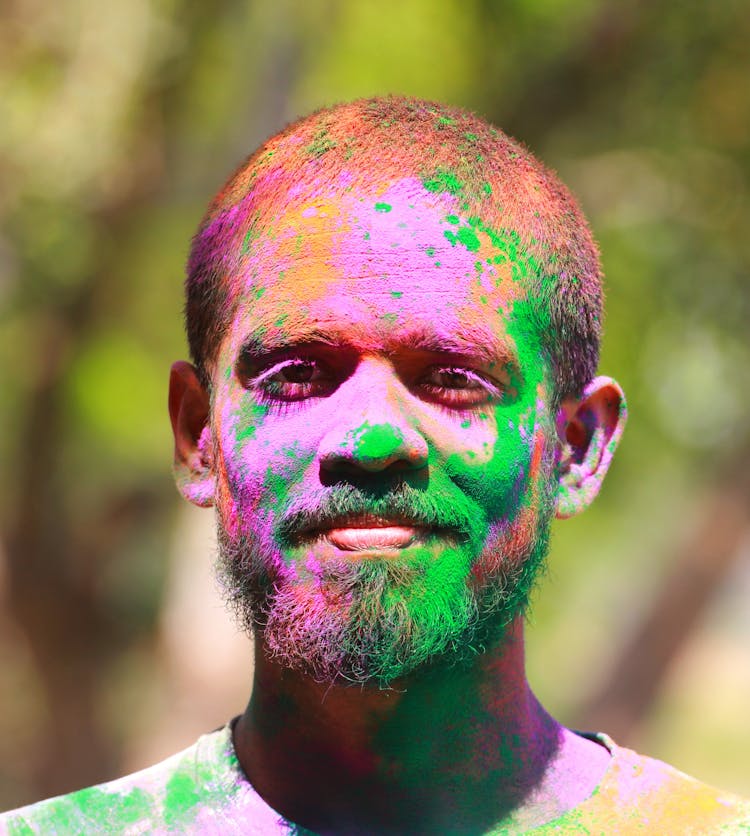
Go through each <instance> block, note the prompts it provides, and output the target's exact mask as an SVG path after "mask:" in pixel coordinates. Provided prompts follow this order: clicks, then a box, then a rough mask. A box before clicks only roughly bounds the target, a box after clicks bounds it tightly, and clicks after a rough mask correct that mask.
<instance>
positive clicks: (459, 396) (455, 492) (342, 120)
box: [170, 98, 624, 682]
mask: <svg viewBox="0 0 750 836" xmlns="http://www.w3.org/2000/svg"><path fill="white" fill-rule="evenodd" d="M186 313H187V328H188V337H189V341H190V346H191V351H192V353H193V359H194V362H195V364H196V367H197V373H196V372H194V370H193V368H192V367H190V366H188V365H187V364H177V365H176V366H175V369H174V370H173V380H172V390H171V395H170V406H171V412H172V418H173V425H174V427H175V437H176V466H177V471H178V477H179V481H180V483H181V487H182V489H183V492H184V493H185V495H186V496H188V497H189V498H190V499H191V500H192V501H194V502H197V503H199V504H211V503H215V504H216V506H217V512H218V519H219V537H220V544H221V548H222V555H223V557H222V563H223V567H224V573H225V575H226V577H227V578H228V584H229V586H230V594H231V595H232V597H233V598H234V599H235V601H236V602H238V603H239V604H240V607H241V609H242V608H244V614H245V615H246V617H247V618H248V620H252V621H254V622H255V623H256V624H257V625H258V627H259V629H260V630H262V631H263V635H264V640H265V644H266V647H267V649H268V650H270V651H271V652H273V653H276V654H277V655H278V656H279V657H280V658H281V659H282V660H283V661H286V662H287V663H288V664H290V665H293V666H296V667H300V668H303V669H306V670H307V671H308V672H310V673H312V674H313V675H315V676H317V677H319V678H323V679H328V680H332V679H334V678H336V676H344V677H348V678H350V679H353V680H355V681H367V680H370V679H375V680H377V681H380V682H387V681H391V680H392V679H393V678H395V677H398V676H399V675H401V674H403V673H405V672H407V671H409V670H411V669H413V668H414V667H415V666H417V665H420V664H423V663H425V662H426V661H428V660H429V659H431V658H433V657H435V656H437V655H440V654H445V653H448V652H457V651H458V650H459V649H461V648H464V649H465V648H467V647H470V648H475V647H477V645H478V644H481V643H483V642H488V641H492V640H493V638H494V637H495V635H496V634H499V632H501V631H502V629H503V628H504V627H505V626H506V625H507V623H508V622H509V621H510V620H511V619H512V618H513V617H515V616H516V615H517V614H519V612H521V611H522V609H523V607H524V606H525V604H526V602H527V600H528V595H529V590H530V588H531V585H532V582H533V579H534V577H535V576H536V574H537V571H538V567H539V565H540V564H541V561H542V558H543V556H544V553H545V551H546V542H547V535H548V528H549V522H550V519H551V516H552V514H553V512H554V510H555V507H556V505H557V508H558V512H559V513H561V515H569V514H570V513H574V512H576V511H577V510H579V509H580V508H581V507H583V506H584V505H585V504H586V503H587V502H588V501H590V499H591V498H593V495H594V494H595V493H596V490H597V489H598V485H599V484H600V482H601V478H602V477H603V474H604V472H605V471H606V468H607V465H608V462H609V457H610V456H611V452H612V449H613V446H614V443H616V440H617V438H618V437H619V432H620V431H621V426H622V420H623V414H624V413H623V407H622V402H621V399H620V393H619V389H618V388H617V387H616V384H613V383H612V382H609V381H604V380H601V379H599V380H598V381H593V382H592V378H593V375H594V373H595V369H596V365H597V362H598V348H599V337H600V319H601V276H600V269H599V263H598V257H597V252H596V247H595V245H594V243H593V241H592V238H591V235H590V233H589V231H588V227H587V225H586V223H585V220H584V219H583V217H582V215H581V213H580V211H579V209H578V207H577V205H576V203H575V201H574V200H573V198H572V197H571V196H570V194H569V193H568V192H567V190H566V189H565V188H564V187H563V186H562V184H560V183H559V181H558V180H557V179H556V178H555V177H554V175H552V174H551V173H550V172H548V171H547V170H546V169H544V168H543V167H542V166H541V164H540V163H538V162H537V161H536V160H535V159H534V158H533V157H532V156H531V155H530V154H529V152H528V151H526V150H525V149H524V148H522V147H521V146H520V145H518V144H517V143H515V142H514V141H513V140H510V139H509V138H507V137H506V136H504V135H503V134H502V133H500V132H499V131H497V130H496V129H495V128H492V127H491V126H489V125H487V124H486V123H484V122H483V121H481V120H479V119H477V118H476V117H473V116H471V115H470V114H467V113H465V112H463V111H459V110H454V109H449V108H445V107H442V106H439V105H435V104H431V103H428V102H422V101H414V100H407V99H399V98H387V99H374V100H366V101H360V102H355V103H353V104H350V105H342V106H339V107H335V108H331V109H329V110H325V111H322V112H320V113H317V114H314V115H313V116H310V117H308V118H307V119H304V120H302V121H300V122H298V123H296V124H294V125H292V126H291V127H290V128H288V129H287V130H286V131H284V132H283V133H281V134H279V135H277V136H276V137H274V138H272V139H271V140H269V141H268V142H267V143H266V144H265V145H264V146H263V147H262V148H261V149H260V150H259V151H257V152H256V153H255V154H254V155H253V156H252V157H250V159H249V160H248V161H247V162H246V163H245V164H244V165H243V166H242V167H241V168H240V169H239V170H238V171H237V172H236V173H235V174H234V175H233V177H232V178H231V179H230V181H229V182H228V184H227V185H226V186H225V188H224V189H223V190H222V191H221V192H220V193H219V195H218V196H217V197H216V199H215V200H214V202H213V203H212V205H211V207H210V208H209V211H208V213H207V215H206V217H205V218H204V220H203V222H202V224H201V226H200V229H199V231H198V233H197V235H196V237H195V239H194V243H193V249H192V252H191V257H190V262H189V268H188V280H187V307H186ZM209 393H210V401H209Z"/></svg>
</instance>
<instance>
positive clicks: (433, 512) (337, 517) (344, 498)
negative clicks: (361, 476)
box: [276, 483, 484, 545]
mask: <svg viewBox="0 0 750 836" xmlns="http://www.w3.org/2000/svg"><path fill="white" fill-rule="evenodd" d="M355 516H356V517H362V516H372V517H384V518H386V519H393V520H395V521H398V522H400V523H402V524H412V525H415V526H424V527H426V528H428V527H429V528H443V529H450V530H452V531H453V533H455V534H457V535H458V537H459V538H461V539H469V538H471V537H472V536H473V535H475V534H476V533H477V532H478V531H480V530H481V529H482V528H483V527H484V514H483V513H482V512H481V511H480V510H479V509H477V508H476V507H475V506H474V505H473V504H471V503H469V502H468V501H467V500H465V499H463V498H462V497H456V496H453V495H451V496H447V495H445V494H444V493H436V492H433V493H428V492H426V491H422V490H418V489H416V488H413V487H412V486H411V485H408V484H406V483H402V484H400V485H398V486H397V487H395V488H393V489H391V490H388V491H386V492H377V493H375V492H369V491H364V490H362V489H361V488H358V487H356V486H354V485H340V486H337V487H335V488H332V489H330V490H327V491H322V492H316V493H313V494H310V493H306V494H305V495H302V496H299V497H296V498H292V499H290V500H288V501H287V503H286V507H285V509H284V511H283V513H282V515H281V518H280V519H279V521H278V523H277V525H276V536H277V539H278V541H279V542H281V543H282V544H286V545H292V544H294V543H295V542H298V541H299V540H300V539H302V538H303V537H304V536H305V535H306V534H310V533H311V532H313V531H316V530H320V529H325V528H332V527H335V526H336V525H337V524H339V525H340V524H341V522H342V519H343V518H346V517H355Z"/></svg>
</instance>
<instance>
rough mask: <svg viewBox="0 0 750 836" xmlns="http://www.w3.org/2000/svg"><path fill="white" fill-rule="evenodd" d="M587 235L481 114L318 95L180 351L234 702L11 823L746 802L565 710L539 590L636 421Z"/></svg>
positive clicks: (354, 823)
mask: <svg viewBox="0 0 750 836" xmlns="http://www.w3.org/2000/svg"><path fill="white" fill-rule="evenodd" d="M601 313H602V293H601V274H600V268H599V261H598V255H597V251H596V247H595V244H594V243H593V240H592V237H591V235H590V233H589V230H588V228H587V225H586V223H585V220H584V218H583V217H582V215H581V212H580V210H579V208H578V206H577V205H576V203H575V201H574V199H573V198H572V197H571V195H570V194H569V193H568V192H567V190H566V189H565V188H564V186H563V185H562V184H561V183H560V182H559V181H558V180H557V179H556V177H555V176H554V175H553V174H551V173H550V172H549V171H547V170H546V169H545V168H544V167H543V166H542V165H541V164H540V163H539V162H538V161H537V160H535V159H534V157H533V156H532V155H531V154H530V153H529V152H528V151H526V150H525V149H524V148H523V147H522V146H520V145H519V144H518V143H516V142H514V141H513V140H511V139H509V138H508V137H506V136H505V135H504V134H502V133H501V132H500V131H498V130H496V129H495V128H493V127H491V126H490V125H488V124H486V123H485V122H483V121H482V120H480V119H478V118H476V117H474V116H472V115H470V114H468V113H465V112H463V111H460V110H455V109H451V108H447V107H443V106H440V105H436V104H432V103H428V102H424V101H417V100H408V99H402V98H382V99H372V100H365V101H358V102H354V103H352V104H348V105H342V106H338V107H334V108H331V109H328V110H324V111H321V112H319V113H316V114H314V115H312V116H310V117H308V118H306V119H303V120H302V121H300V122H298V123H296V124H294V125H292V126H291V127H289V128H288V129H287V130H285V131H284V132H282V133H281V134H279V135H277V136H275V137H273V138H272V139H271V140H269V141H268V142H267V143H266V144H265V145H264V146H263V147H262V148H260V149H259V150H258V151H256V153H255V154H254V155H253V156H251V157H250V158H249V160H248V161H247V162H246V163H245V164H244V165H243V166H241V168H240V169H239V170H238V171H237V172H236V173H235V174H234V175H233V177H232V178H231V179H230V180H229V182H228V183H227V185H226V186H225V187H224V189H223V190H222V191H221V192H220V193H219V195H218V196H217V197H216V198H215V200H214V201H213V203H212V204H211V206H210V208H209V210H208V212H207V214H206V216H205V218H204V219H203V222H202V223H201V226H200V228H199V230H198V233H197V235H196V236H195V239H194V241H193V247H192V251H191V255H190V260H189V265H188V278H187V306H186V319H187V331H188V339H189V342H190V348H191V352H192V356H193V361H194V365H190V364H188V363H185V362H179V363H176V364H175V365H174V366H173V368H172V375H171V381H170V395H169V408H170V415H171V418H172V426H173V429H174V436H175V472H176V476H177V482H178V486H179V488H180V490H181V492H182V493H183V495H184V496H185V497H186V498H187V499H189V500H190V501H191V502H194V503H196V504H198V505H203V506H209V505H213V506H214V507H215V509H216V517H217V524H218V537H219V545H220V572H221V576H222V578H223V581H224V585H225V588H226V590H227V594H228V598H229V600H230V601H231V602H232V603H233V605H234V607H235V608H236V610H237V612H238V614H239V616H240V618H241V619H242V621H243V623H244V624H245V625H246V626H247V627H248V629H250V628H252V633H253V637H254V641H255V646H256V663H255V672H254V680H255V681H254V686H253V692H252V697H251V699H250V702H249V705H248V707H247V709H246V710H245V713H244V714H243V715H242V716H241V717H239V718H238V719H237V720H236V721H234V722H232V723H230V724H229V725H227V726H226V727H225V728H223V729H221V730H219V731H217V732H213V733H212V734H208V735H205V736H203V737H202V738H200V739H199V740H198V742H197V743H195V744H194V745H193V746H192V747H190V748H189V749H188V750H186V751H185V752H182V753H180V754H178V755H175V756H174V757H173V758H171V759H169V760H167V761H165V762H164V763H162V764H159V765H157V766H154V767H151V768H150V769H147V770H145V771H143V772H140V773H137V774H135V775H132V776H129V777H126V778H123V779H120V780H118V781H114V782H111V783H109V784H105V785H102V786H101V787H95V788H91V789H87V790H82V791H80V792H78V793H73V794H72V795H69V796H64V797H61V798H58V799H52V800H49V801H46V802H41V803H40V804H37V805H33V806H31V807H27V808H24V809H22V810H19V811H15V812H13V813H10V814H7V815H6V817H5V818H4V819H3V823H4V826H5V828H6V832H8V833H17V834H20V833H36V832H40V833H102V832H116V833H120V832H124V833H161V832H176V833H221V834H224V833H257V834H274V833H308V832H312V833H320V834H482V833H554V832H564V833H607V834H610V833H618V834H620V833H636V832H637V833H643V832H649V833H659V834H664V833H670V834H671V833H688V832H694V833H713V832H717V833H718V832H728V833H736V832H739V831H741V829H742V828H743V827H745V828H747V827H750V807H748V805H747V804H745V803H744V802H742V801H740V800H739V799H736V798H734V797H730V796H727V795H725V794H723V793H721V792H718V791H716V790H713V789H711V788H709V787H707V786H705V785H703V784H700V783H698V782H697V781H695V780H693V779H691V778H688V777H687V776H685V775H683V774H682V773H680V772H677V771H676V770H674V769H672V768H671V767H669V766H667V765H665V764H662V763H660V762H658V761H654V760H651V759H649V758H645V757H642V756H639V755H637V754H635V753H633V752H630V751H628V750H626V749H622V748H620V747H618V746H616V745H615V744H614V743H613V742H612V741H611V740H609V739H608V738H607V737H606V736H605V735H601V734H581V733H577V732H573V731H570V730H568V729H566V728H564V727H562V726H561V725H560V724H558V723H557V722H556V721H555V720H554V719H553V718H552V717H550V716H549V715H548V714H547V713H546V712H545V711H544V709H543V708H542V706H541V705H540V704H539V703H538V702H537V700H536V699H535V697H534V695H533V694H532V692H531V690H530V688H529V685H528V683H527V681H526V678H525V674H524V657H523V619H524V611H525V608H526V606H527V603H528V600H529V594H530V590H531V588H532V586H533V584H534V581H535V579H536V577H537V576H538V574H539V572H540V569H541V567H542V565H543V560H544V557H545V553H546V549H547V540H548V532H549V526H550V521H551V519H552V518H553V517H554V516H555V515H557V516H559V517H567V516H571V515H573V514H576V513H578V512H579V511H581V510H583V509H584V508H585V507H586V506H587V505H588V504H589V503H590V502H591V501H592V500H593V498H594V497H595V496H596V494H597V492H598V490H599V487H600V485H601V482H602V479H603V478H604V475H605V473H606V471H607V468H608V467H609V464H610V461H611V458H612V454H613V452H614V449H615V447H616V445H617V443H618V440H619V438H620V435H621V433H622V429H623V425H624V422H625V414H626V413H625V401H624V398H623V395H622V392H621V390H620V388H619V387H618V385H617V384H616V383H615V382H614V381H613V380H611V379H609V378H604V377H595V372H596V367H597V362H598V350H599V338H600V322H601Z"/></svg>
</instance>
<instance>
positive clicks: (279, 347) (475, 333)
mask: <svg viewBox="0 0 750 836" xmlns="http://www.w3.org/2000/svg"><path fill="white" fill-rule="evenodd" d="M306 345H325V346H329V347H331V348H343V347H347V348H359V349H362V348H364V349H365V350H368V351H373V352H383V353H385V354H389V355H393V354H396V353H398V352H399V351H403V350H404V349H406V350H407V351H424V352H427V353H431V354H455V355H461V356H465V357H471V358H475V359H476V360H477V361H479V362H481V363H483V364H484V365H488V366H491V365H496V364H498V363H500V364H502V365H510V366H512V367H514V368H516V369H517V368H518V358H517V356H516V352H515V349H514V348H513V346H512V344H510V343H509V342H508V341H506V340H503V339H501V338H500V337H499V336H498V335H497V334H495V333H494V332H493V331H492V329H491V328H488V327H486V326H483V325H472V326H471V327H470V328H465V329H462V330H461V331H452V332H450V333H444V332H440V331H437V330H435V329H434V328H433V327H430V326H427V325H425V326H421V327H419V326H416V327H415V326H409V327H407V328H405V329H403V330H397V331H396V332H395V333H392V334H391V335H389V337H388V338H387V339H380V338H379V335H378V334H377V333H373V332H372V331H370V332H366V331H365V330H364V329H362V330H359V329H356V330H355V331H354V339H352V334H351V333H349V334H344V333H342V332H341V331H340V330H339V329H337V328H335V327H334V328H329V327H321V325H319V324H313V323H300V322H295V323H294V327H293V329H292V332H291V333H289V332H285V331H282V330H279V328H278V327H275V328H268V327H267V326H264V325H260V326H258V327H257V328H255V329H253V331H252V332H251V333H250V334H248V335H247V337H246V338H245V339H244V340H243V341H242V344H241V345H240V349H239V352H238V357H239V358H240V359H247V360H252V359H257V358H259V357H263V356H266V355H269V354H280V353H283V352H286V351H292V350H294V349H298V348H302V347H304V346H306Z"/></svg>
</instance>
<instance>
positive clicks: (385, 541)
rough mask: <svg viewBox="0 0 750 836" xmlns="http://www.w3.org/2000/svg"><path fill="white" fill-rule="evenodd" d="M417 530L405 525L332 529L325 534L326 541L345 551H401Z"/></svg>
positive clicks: (411, 541)
mask: <svg viewBox="0 0 750 836" xmlns="http://www.w3.org/2000/svg"><path fill="white" fill-rule="evenodd" d="M419 533H420V529H419V528H414V527H413V526H406V525H389V526H383V527H378V528H332V529H330V530H329V531H327V532H326V535H325V536H326V539H327V540H329V541H330V542H331V543H332V544H333V545H334V546H338V548H340V549H344V550H345V551H368V550H370V549H372V550H377V549H403V548H405V547H406V546H410V545H411V544H412V543H413V542H414V540H415V539H416V538H417V535H418V534H419Z"/></svg>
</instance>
